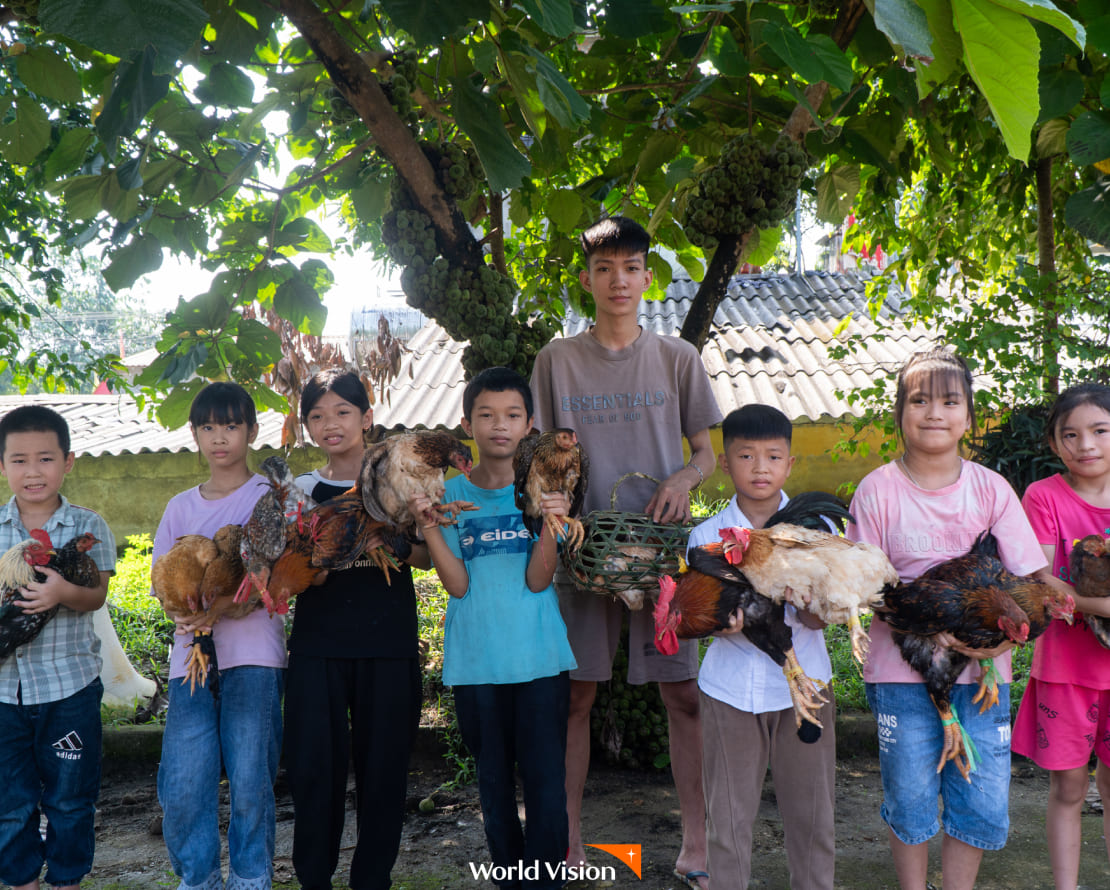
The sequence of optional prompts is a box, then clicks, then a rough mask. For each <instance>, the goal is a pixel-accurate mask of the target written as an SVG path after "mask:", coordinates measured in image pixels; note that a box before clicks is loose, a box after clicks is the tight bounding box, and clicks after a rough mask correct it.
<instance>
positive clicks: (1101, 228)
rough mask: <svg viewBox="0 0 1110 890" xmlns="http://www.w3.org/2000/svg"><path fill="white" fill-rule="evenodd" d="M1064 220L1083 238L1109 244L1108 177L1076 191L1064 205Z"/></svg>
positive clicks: (1109, 180) (1109, 196)
mask: <svg viewBox="0 0 1110 890" xmlns="http://www.w3.org/2000/svg"><path fill="white" fill-rule="evenodd" d="M1064 221H1065V222H1066V223H1067V224H1068V225H1069V226H1071V227H1072V228H1073V229H1075V230H1076V231H1077V232H1078V233H1079V234H1080V235H1082V236H1083V237H1084V238H1087V239H1089V240H1091V241H1094V242H1095V243H1097V244H1110V177H1106V176H1100V177H1099V179H1098V182H1096V183H1095V184H1094V185H1092V186H1090V187H1088V188H1085V189H1083V191H1081V192H1076V193H1075V194H1074V195H1072V196H1071V197H1070V198H1068V203H1067V204H1066V205H1065V206H1064Z"/></svg>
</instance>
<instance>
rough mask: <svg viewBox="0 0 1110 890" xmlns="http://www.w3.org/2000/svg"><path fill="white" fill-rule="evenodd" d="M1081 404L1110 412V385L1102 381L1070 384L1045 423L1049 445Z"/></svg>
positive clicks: (1054, 404) (1061, 394)
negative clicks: (1058, 430)
mask: <svg viewBox="0 0 1110 890" xmlns="http://www.w3.org/2000/svg"><path fill="white" fill-rule="evenodd" d="M1081 405H1094V406H1095V407H1096V408H1101V409H1102V410H1103V411H1105V412H1106V413H1107V414H1110V386H1105V385H1104V384H1102V383H1079V384H1076V385H1075V386H1069V387H1068V388H1067V389H1065V390H1064V391H1063V392H1062V393H1060V395H1058V396H1057V397H1056V401H1055V402H1054V403H1053V405H1052V410H1051V411H1049V412H1048V420H1046V421H1045V425H1044V436H1045V441H1046V442H1047V443H1048V445H1049V446H1051V445H1053V444H1054V443H1055V441H1056V431H1057V429H1058V428H1059V427H1060V426H1062V425H1063V424H1065V423H1067V420H1068V418H1069V417H1070V416H1071V413H1072V411H1074V410H1075V409H1076V408H1078V407H1080V406H1081Z"/></svg>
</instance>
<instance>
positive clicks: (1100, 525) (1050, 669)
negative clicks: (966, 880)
mask: <svg viewBox="0 0 1110 890" xmlns="http://www.w3.org/2000/svg"><path fill="white" fill-rule="evenodd" d="M1046 435H1047V436H1048V444H1049V447H1051V448H1052V450H1053V452H1055V454H1056V456H1057V457H1059V458H1060V460H1062V461H1063V462H1064V467H1065V471H1064V472H1063V473H1058V474H1057V475H1055V476H1051V477H1049V478H1048V479H1041V480H1040V481H1039V482H1034V483H1033V484H1032V485H1030V486H1029V488H1028V490H1027V491H1026V492H1025V497H1024V498H1023V499H1022V505H1023V506H1024V507H1025V512H1026V513H1027V514H1028V516H1029V521H1030V522H1031V523H1032V525H1033V530H1034V531H1035V532H1036V534H1037V540H1038V541H1040V543H1041V547H1042V549H1043V550H1044V553H1045V556H1046V557H1047V559H1048V561H1049V563H1050V565H1051V566H1052V570H1051V575H1049V574H1048V573H1047V572H1046V573H1045V577H1044V580H1046V581H1049V582H1050V583H1054V584H1056V585H1059V586H1061V587H1062V588H1064V589H1065V590H1067V591H1068V592H1069V593H1072V594H1073V595H1074V591H1073V590H1072V588H1071V586H1070V584H1071V577H1070V575H1069V573H1068V557H1069V554H1070V553H1071V549H1072V545H1073V544H1074V543H1075V541H1076V540H1078V539H1079V538H1083V537H1086V536H1087V535H1090V534H1099V535H1106V536H1110V387H1107V386H1103V385H1101V384H1097V383H1083V384H1080V385H1078V386H1073V387H1072V388H1071V389H1068V390H1066V391H1064V392H1062V393H1061V394H1060V395H1059V397H1058V398H1057V399H1056V404H1055V405H1053V407H1052V412H1051V413H1050V414H1049V417H1048V424H1047V428H1046ZM1075 608H1076V611H1077V612H1084V613H1086V614H1088V615H1102V616H1104V617H1106V616H1110V598H1107V599H1099V598H1092V597H1081V596H1075ZM1013 748H1014V750H1015V751H1016V752H1017V753H1019V754H1024V755H1025V756H1026V757H1028V758H1030V759H1031V760H1033V761H1034V762H1035V763H1036V764H1037V765H1038V766H1040V767H1043V768H1044V769H1047V770H1048V771H1049V786H1048V818H1047V826H1048V853H1049V857H1050V858H1051V860H1052V876H1053V879H1054V881H1055V883H1056V888H1057V890H1062V888H1068V890H1073V888H1074V887H1075V886H1076V882H1077V881H1078V878H1079V848H1080V844H1081V838H1080V815H1081V814H1082V810H1083V802H1084V798H1085V796H1086V793H1087V766H1088V764H1089V763H1090V760H1091V754H1092V752H1093V753H1094V754H1095V755H1096V756H1097V757H1098V766H1097V768H1096V770H1095V779H1096V782H1097V784H1098V789H1099V793H1100V794H1101V795H1102V798H1103V800H1110V765H1108V764H1110V651H1108V650H1106V649H1104V648H1103V647H1102V646H1101V645H1100V644H1099V642H1098V640H1097V639H1096V638H1095V635H1094V634H1093V633H1091V631H1090V629H1089V628H1088V626H1087V623H1086V622H1084V621H1076V622H1075V624H1073V625H1072V626H1070V627H1069V626H1068V625H1067V624H1065V623H1064V622H1062V621H1053V622H1052V623H1051V624H1050V625H1049V627H1048V630H1046V631H1045V633H1044V635H1043V636H1042V637H1041V638H1040V639H1038V640H1037V643H1036V649H1035V650H1034V653H1033V668H1032V671H1031V672H1030V679H1029V685H1028V687H1027V688H1026V690H1025V697H1024V698H1023V699H1022V700H1021V707H1020V709H1019V710H1018V716H1017V720H1016V721H1015V723H1014V738H1013ZM1103 835H1104V837H1105V838H1106V839H1107V841H1106V843H1107V848H1108V849H1107V852H1108V855H1110V810H1107V811H1106V812H1105V813H1104V814H1103Z"/></svg>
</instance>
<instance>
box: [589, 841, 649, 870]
mask: <svg viewBox="0 0 1110 890" xmlns="http://www.w3.org/2000/svg"><path fill="white" fill-rule="evenodd" d="M586 846H587V847H593V848H594V849H595V850H603V851H604V852H606V853H608V854H609V855H610V856H616V857H617V858H618V859H619V860H620V861H621V862H623V863H624V864H625V865H627V866H628V867H629V868H630V869H632V870H633V871H634V872H635V873H636V877H638V878H639V877H640V845H639V844H586Z"/></svg>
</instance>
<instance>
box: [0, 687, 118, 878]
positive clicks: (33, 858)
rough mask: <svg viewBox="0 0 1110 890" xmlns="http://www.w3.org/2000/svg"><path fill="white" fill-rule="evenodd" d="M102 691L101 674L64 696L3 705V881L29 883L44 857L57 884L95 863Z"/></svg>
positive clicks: (0, 860) (0, 786)
mask: <svg viewBox="0 0 1110 890" xmlns="http://www.w3.org/2000/svg"><path fill="white" fill-rule="evenodd" d="M103 692H104V687H103V686H102V685H101V683H100V679H99V678H97V679H96V680H93V681H92V682H91V683H90V684H89V685H88V686H86V687H85V688H84V689H82V690H80V691H79V692H75V693H74V694H73V695H71V696H69V697H68V698H63V699H61V700H59V701H55V702H48V703H46V704H41V705H23V704H19V705H10V704H0V739H3V744H2V745H0V777H3V778H2V779H0V883H8V884H13V885H15V886H19V885H21V884H29V883H30V882H31V881H33V880H34V879H35V878H37V877H38V876H39V872H41V871H42V864H43V862H45V863H46V865H47V870H46V880H47V881H48V882H49V883H51V884H55V885H62V886H64V885H66V884H77V883H79V882H80V880H81V878H83V877H84V876H85V875H87V874H88V873H89V871H90V870H91V869H92V863H93V843H94V834H93V816H94V814H95V812H96V797H97V794H99V792H100V738H101V736H100V697H101V695H102V694H103ZM40 808H41V809H40ZM40 812H42V813H45V814H46V819H47V828H46V840H45V842H44V841H43V839H42V836H41V835H40V834H39V822H40Z"/></svg>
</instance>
